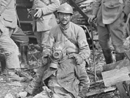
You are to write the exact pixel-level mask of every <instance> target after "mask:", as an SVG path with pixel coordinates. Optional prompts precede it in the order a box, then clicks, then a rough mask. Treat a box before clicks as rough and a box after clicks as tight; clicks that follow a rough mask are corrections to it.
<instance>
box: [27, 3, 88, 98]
mask: <svg viewBox="0 0 130 98" xmlns="http://www.w3.org/2000/svg"><path fill="white" fill-rule="evenodd" d="M72 15H73V9H72V7H71V6H70V5H69V4H67V3H64V4H62V5H60V7H59V8H58V10H57V17H58V19H59V24H58V25H57V26H56V27H54V28H52V29H51V32H50V35H49V38H48V41H47V42H46V43H45V44H44V46H45V47H44V49H43V58H49V60H48V63H47V64H46V65H44V67H43V68H41V70H40V71H39V72H38V74H37V77H36V78H35V79H34V80H33V81H32V82H31V83H30V85H29V86H28V87H27V88H26V91H27V92H28V94H32V95H35V96H34V97H33V98H80V97H83V96H85V94H86V92H87V91H88V89H89V85H90V80H89V77H88V75H87V72H86V70H85V61H87V59H88V58H89V56H90V49H89V46H88V43H87V39H86V36H85V32H84V30H83V29H82V28H81V27H80V26H78V25H76V24H74V23H72V22H70V19H71V17H72ZM41 81H42V84H43V85H44V86H43V91H42V92H40V93H39V94H37V95H36V92H37V91H38V89H39V87H40V86H41V85H40V84H41ZM39 85H40V86H39Z"/></svg>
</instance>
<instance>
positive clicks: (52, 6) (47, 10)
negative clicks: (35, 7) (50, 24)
mask: <svg viewBox="0 0 130 98" xmlns="http://www.w3.org/2000/svg"><path fill="white" fill-rule="evenodd" d="M50 1H51V4H49V5H48V6H46V7H44V8H42V12H43V15H46V14H50V13H53V12H55V11H56V10H57V8H58V7H59V6H60V1H59V0H50Z"/></svg>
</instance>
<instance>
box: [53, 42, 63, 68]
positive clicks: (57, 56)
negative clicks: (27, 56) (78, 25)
mask: <svg viewBox="0 0 130 98" xmlns="http://www.w3.org/2000/svg"><path fill="white" fill-rule="evenodd" d="M65 55H66V48H65V45H64V43H61V42H57V43H55V44H54V46H53V49H52V58H51V59H52V63H51V67H53V68H58V62H59V61H60V60H62V59H63V57H64V56H65Z"/></svg>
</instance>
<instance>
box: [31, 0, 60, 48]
mask: <svg viewBox="0 0 130 98" xmlns="http://www.w3.org/2000/svg"><path fill="white" fill-rule="evenodd" d="M59 5H60V2H59V0H34V1H33V7H32V9H34V11H35V14H34V16H33V17H34V21H35V22H36V28H35V31H36V32H35V33H34V34H35V36H36V38H37V42H38V44H39V46H40V47H42V43H44V42H45V41H46V40H47V38H48V34H49V32H50V29H51V28H52V27H53V26H55V25H56V24H57V22H56V19H55V15H54V12H55V11H56V9H57V8H58V7H59Z"/></svg>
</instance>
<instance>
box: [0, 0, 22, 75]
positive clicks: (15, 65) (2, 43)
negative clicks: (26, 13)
mask: <svg viewBox="0 0 130 98" xmlns="http://www.w3.org/2000/svg"><path fill="white" fill-rule="evenodd" d="M15 3H16V1H15V0H0V56H1V57H5V58H4V59H5V61H6V65H5V66H6V71H7V72H9V73H10V72H11V73H12V74H13V76H14V75H16V74H15V71H19V70H20V62H19V58H18V55H19V50H18V47H17V45H16V44H15V43H14V41H13V40H12V39H11V38H10V36H11V35H12V33H13V32H14V30H15V28H16V27H17V14H16V9H15V8H16V6H15ZM4 71H5V70H4ZM9 73H8V74H9ZM6 74H7V73H6ZM12 74H11V75H12Z"/></svg>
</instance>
